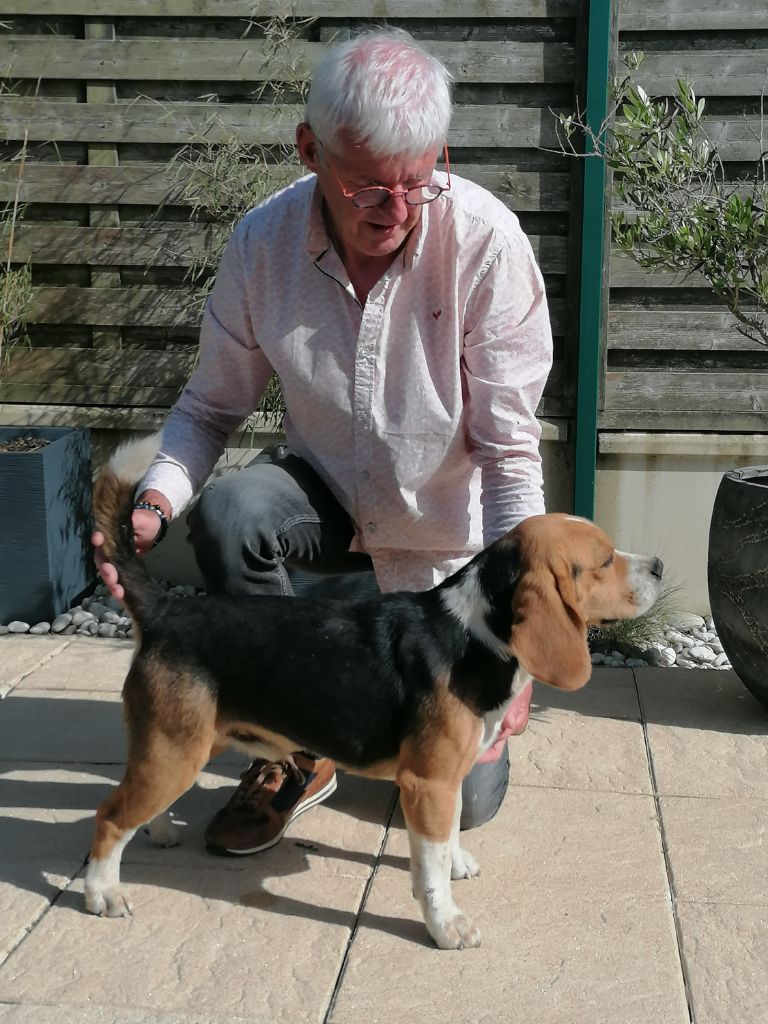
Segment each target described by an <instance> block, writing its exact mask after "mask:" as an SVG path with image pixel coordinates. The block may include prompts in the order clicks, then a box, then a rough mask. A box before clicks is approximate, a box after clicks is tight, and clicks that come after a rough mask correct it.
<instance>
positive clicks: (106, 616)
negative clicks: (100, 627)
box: [99, 609, 122, 625]
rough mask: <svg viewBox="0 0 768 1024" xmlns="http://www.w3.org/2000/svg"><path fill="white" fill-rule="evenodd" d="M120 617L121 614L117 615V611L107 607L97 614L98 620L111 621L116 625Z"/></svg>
mask: <svg viewBox="0 0 768 1024" xmlns="http://www.w3.org/2000/svg"><path fill="white" fill-rule="evenodd" d="M121 618H122V616H120V615H118V613H117V612H113V611H111V610H110V609H107V611H105V612H102V613H101V615H100V616H99V621H100V622H106V623H111V624H112V625H117V623H118V622H119V621H120V619H121Z"/></svg>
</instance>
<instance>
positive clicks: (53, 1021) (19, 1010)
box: [0, 1003, 253, 1024]
mask: <svg viewBox="0 0 768 1024" xmlns="http://www.w3.org/2000/svg"><path fill="white" fill-rule="evenodd" d="M252 1020H253V1018H252V1017H247V1018H246V1017H233V1016H231V1015H230V1014H227V1015H226V1016H223V1017H222V1016H218V1015H216V1016H215V1017H211V1016H210V1015H209V1014H207V1013H206V1014H201V1013H194V1014H188V1013H182V1014H178V1013H158V1012H157V1010H122V1009H115V1008H114V1007H111V1006H57V1005H49V1006H43V1005H41V1004H40V1003H24V1004H20V1003H16V1004H12V1003H0V1024H251V1022H252Z"/></svg>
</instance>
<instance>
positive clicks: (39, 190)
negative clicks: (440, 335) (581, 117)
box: [0, 161, 570, 212]
mask: <svg viewBox="0 0 768 1024" xmlns="http://www.w3.org/2000/svg"><path fill="white" fill-rule="evenodd" d="M451 171H453V172H455V173H456V174H458V175H460V176H461V177H464V178H469V179H470V180H471V181H474V182H476V183H477V184H478V185H482V186H483V187H484V188H487V189H488V190H489V191H491V192H493V193H495V194H496V195H497V196H498V197H499V198H500V199H501V200H502V201H503V202H504V203H506V205H507V206H509V207H510V209H512V210H520V211H526V212H527V211H531V210H543V211H546V212H554V211H557V212H560V211H564V210H567V209H568V197H569V195H570V174H568V173H567V172H563V173H557V172H555V171H517V170H514V169H512V170H510V169H509V168H508V167H499V166H493V165H492V164H464V163H462V162H461V161H458V162H456V163H454V161H451ZM17 174H18V168H17V166H16V165H15V164H0V202H7V201H8V200H11V199H13V196H14V193H15V189H16V180H17ZM275 187H276V188H277V187H278V186H277V182H276V184H275ZM180 189H181V185H180V184H179V183H178V180H176V179H175V178H174V177H173V175H172V173H171V172H169V171H168V169H167V167H166V165H165V164H159V163H146V164H140V163H135V164H123V165H122V166H120V167H93V166H90V167H89V166H84V165H82V164H33V163H28V164H27V165H26V167H25V169H24V177H23V178H22V186H21V201H22V202H24V203H59V204H64V205H67V204H75V205H77V204H83V203H90V204H94V203H97V204H101V203H105V204H109V205H120V206H122V205H138V206H157V205H159V204H160V203H162V202H167V203H173V201H174V197H176V199H177V200H178V199H179V192H180Z"/></svg>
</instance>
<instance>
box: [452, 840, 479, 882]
mask: <svg viewBox="0 0 768 1024" xmlns="http://www.w3.org/2000/svg"><path fill="white" fill-rule="evenodd" d="M479 874H480V865H479V864H478V863H477V861H476V860H475V858H474V857H473V856H472V854H471V853H468V852H467V851H466V850H462V849H461V847H457V848H456V849H455V850H452V851H451V878H453V879H454V880H455V879H457V878H477V876H478V875H479Z"/></svg>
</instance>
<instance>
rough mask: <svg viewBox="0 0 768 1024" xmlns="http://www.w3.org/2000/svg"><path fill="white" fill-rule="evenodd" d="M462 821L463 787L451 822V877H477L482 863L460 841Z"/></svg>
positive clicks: (457, 798) (457, 797)
mask: <svg viewBox="0 0 768 1024" xmlns="http://www.w3.org/2000/svg"><path fill="white" fill-rule="evenodd" d="M460 821H461V787H459V792H458V793H457V794H456V809H455V811H454V812H453V822H452V824H451V878H453V879H457V878H477V876H478V875H479V874H480V865H479V864H478V863H477V861H476V860H475V858H474V857H473V856H472V854H471V853H469V852H468V851H467V850H463V849H462V847H461V843H460V842H459V823H460Z"/></svg>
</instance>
